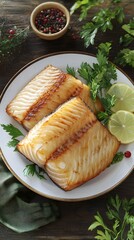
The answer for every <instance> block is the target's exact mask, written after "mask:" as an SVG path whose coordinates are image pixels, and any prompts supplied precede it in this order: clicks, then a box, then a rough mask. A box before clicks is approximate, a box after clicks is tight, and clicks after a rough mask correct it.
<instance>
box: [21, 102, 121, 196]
mask: <svg viewBox="0 0 134 240" xmlns="http://www.w3.org/2000/svg"><path fill="white" fill-rule="evenodd" d="M119 146H120V143H119V142H118V140H117V139H116V138H115V137H114V136H112V135H111V134H110V132H109V131H108V130H107V129H106V128H105V127H104V126H103V125H102V124H101V123H100V122H99V121H98V120H97V118H96V116H95V115H94V113H93V112H92V111H91V110H90V109H89V108H88V107H87V106H86V104H85V103H84V102H83V101H82V100H81V99H80V98H79V97H74V98H73V99H71V100H69V101H68V102H66V103H64V104H63V105H61V106H60V107H59V108H58V109H57V110H56V111H55V113H53V114H50V115H49V116H48V117H47V118H43V119H42V120H41V121H40V122H38V123H37V124H36V126H35V127H33V128H32V129H31V130H30V132H29V133H28V135H27V136H26V137H25V138H24V139H23V140H22V141H21V142H20V143H19V144H18V146H17V148H18V150H19V151H20V152H21V153H22V154H23V155H25V156H26V157H27V158H28V159H29V160H31V161H33V162H35V163H36V164H37V165H39V166H40V167H42V168H43V169H45V170H46V172H47V173H48V175H49V176H50V178H51V179H52V180H53V181H54V182H55V183H56V184H57V185H58V186H60V187H61V188H62V189H64V190H66V191H68V190H71V189H73V188H75V187H77V186H80V185H81V184H83V183H85V182H87V181H88V180H90V179H92V178H94V177H95V176H97V175H98V174H100V173H101V172H102V171H103V170H104V169H105V168H106V167H107V166H109V165H110V163H111V162H112V159H113V157H114V155H115V153H116V152H117V150H118V148H119Z"/></svg>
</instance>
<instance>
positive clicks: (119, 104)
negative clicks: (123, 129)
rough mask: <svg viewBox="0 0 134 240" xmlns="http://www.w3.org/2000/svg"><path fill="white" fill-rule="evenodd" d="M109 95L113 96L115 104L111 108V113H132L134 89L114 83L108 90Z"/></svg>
mask: <svg viewBox="0 0 134 240" xmlns="http://www.w3.org/2000/svg"><path fill="white" fill-rule="evenodd" d="M108 94H109V95H111V96H112V95H115V97H116V102H115V105H114V106H113V107H112V109H111V110H112V111H113V112H117V111H119V110H126V111H129V112H134V88H133V87H130V86H129V85H127V84H125V83H115V84H113V85H112V86H111V88H110V89H109V90H108Z"/></svg>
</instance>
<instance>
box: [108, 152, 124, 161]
mask: <svg viewBox="0 0 134 240" xmlns="http://www.w3.org/2000/svg"><path fill="white" fill-rule="evenodd" d="M123 157H124V153H123V152H117V153H116V154H115V156H114V158H113V161H112V163H111V164H114V163H118V162H120V161H122V160H123Z"/></svg>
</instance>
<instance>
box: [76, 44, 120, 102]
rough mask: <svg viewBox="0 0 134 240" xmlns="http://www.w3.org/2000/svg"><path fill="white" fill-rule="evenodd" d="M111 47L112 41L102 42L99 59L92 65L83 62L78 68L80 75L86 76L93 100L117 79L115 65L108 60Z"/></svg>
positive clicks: (98, 53)
mask: <svg viewBox="0 0 134 240" xmlns="http://www.w3.org/2000/svg"><path fill="white" fill-rule="evenodd" d="M110 49H111V43H109V42H106V43H101V44H100V45H99V46H98V52H97V55H96V56H97V61H98V63H93V65H92V66H90V65H89V64H88V63H87V62H85V63H82V64H81V66H80V68H79V69H78V73H79V75H80V76H81V77H82V78H84V79H85V80H86V82H87V85H88V86H90V91H91V96H92V98H93V100H95V99H96V97H97V95H98V96H99V97H100V98H101V97H102V95H104V93H105V92H106V91H107V89H108V88H109V87H110V86H111V80H116V79H117V73H116V68H115V66H114V65H113V64H112V63H110V62H109V61H108V54H109V51H110Z"/></svg>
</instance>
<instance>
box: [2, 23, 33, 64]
mask: <svg viewBox="0 0 134 240" xmlns="http://www.w3.org/2000/svg"><path fill="white" fill-rule="evenodd" d="M28 33H29V27H26V28H24V29H22V28H18V27H17V26H8V23H7V22H6V20H3V22H2V23H0V63H4V62H5V61H7V60H8V58H9V57H11V56H12V55H13V54H14V53H15V51H16V48H17V52H18V50H19V49H20V46H21V45H22V43H23V42H24V41H25V40H26V38H27V36H28Z"/></svg>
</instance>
